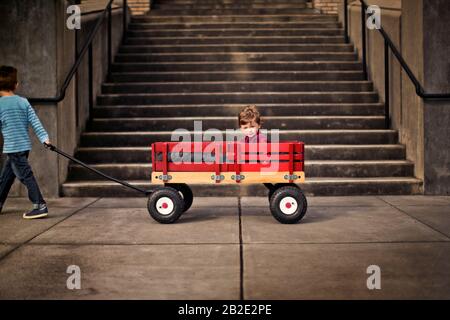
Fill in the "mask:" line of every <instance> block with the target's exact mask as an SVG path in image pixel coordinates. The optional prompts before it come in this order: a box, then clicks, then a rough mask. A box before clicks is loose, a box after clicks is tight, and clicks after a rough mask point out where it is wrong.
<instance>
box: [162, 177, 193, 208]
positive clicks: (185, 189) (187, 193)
mask: <svg viewBox="0 0 450 320" xmlns="http://www.w3.org/2000/svg"><path fill="white" fill-rule="evenodd" d="M168 186H169V187H172V188H174V189H176V190H177V191H178V192H179V193H181V197H182V198H183V201H184V208H183V212H186V211H188V210H189V208H190V207H191V206H192V202H193V201H194V194H193V193H192V190H191V188H189V186H188V185H187V184H185V183H177V184H168Z"/></svg>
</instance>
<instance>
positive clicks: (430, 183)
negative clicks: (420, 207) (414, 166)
mask: <svg viewBox="0 0 450 320" xmlns="http://www.w3.org/2000/svg"><path fill="white" fill-rule="evenodd" d="M422 21H423V22H422V24H423V30H426V32H424V33H423V48H424V55H423V56H424V57H423V64H424V67H423V70H424V71H423V80H424V82H423V84H424V87H425V90H426V91H427V92H429V93H449V92H450V56H449V52H450V37H449V35H448V31H449V24H450V3H449V1H448V0H423V19H422ZM423 123H424V147H425V148H424V149H425V160H424V162H425V163H424V164H425V165H424V170H425V181H424V184H425V192H426V194H443V195H450V101H442V102H437V101H429V100H425V102H424V120H423Z"/></svg>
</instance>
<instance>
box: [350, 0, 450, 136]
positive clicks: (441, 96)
mask: <svg viewBox="0 0 450 320" xmlns="http://www.w3.org/2000/svg"><path fill="white" fill-rule="evenodd" d="M359 2H360V3H361V38H362V64H363V73H364V79H366V80H368V72H367V42H366V11H367V8H368V7H369V5H368V4H367V3H366V1H365V0H359ZM347 10H348V0H344V19H345V21H344V29H345V39H346V41H348V39H349V30H348V13H347ZM377 30H378V31H379V32H380V34H381V35H382V37H383V39H384V67H385V68H384V69H385V74H384V77H385V81H384V85H385V116H386V121H385V125H386V128H389V127H390V120H389V109H390V88H389V87H390V66H389V50H391V51H392V53H393V54H394V56H395V57H396V59H397V60H398V62H399V63H400V65H401V67H402V68H403V70H404V71H405V72H406V74H407V75H408V77H409V79H410V80H411V82H412V83H413V85H414V87H415V89H416V94H417V95H418V96H419V97H421V98H422V99H425V100H450V93H428V92H426V91H425V89H424V87H423V86H422V84H421V83H420V82H419V80H418V79H417V77H416V76H415V75H414V73H413V72H412V70H411V68H410V67H409V65H408V64H407V63H406V61H405V59H404V58H403V56H402V54H401V53H400V51H399V50H398V49H397V47H396V46H395V44H394V42H393V41H392V40H391V38H390V37H389V35H388V34H387V33H386V31H385V30H384V29H383V27H381V26H380V28H379V29H378V28H377Z"/></svg>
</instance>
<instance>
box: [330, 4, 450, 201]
mask: <svg viewBox="0 0 450 320" xmlns="http://www.w3.org/2000/svg"><path fill="white" fill-rule="evenodd" d="M348 2H349V8H348V14H349V31H350V37H351V41H352V42H353V43H354V44H355V46H356V48H357V50H358V53H359V56H360V57H361V56H362V55H361V52H362V46H361V6H360V2H359V1H350V0H349V1H348ZM367 2H368V4H370V5H371V4H376V5H378V6H380V8H381V10H382V20H381V23H382V26H383V28H384V30H385V31H386V32H387V33H388V34H389V36H390V37H391V39H392V40H393V42H394V44H395V45H396V46H397V48H398V49H399V50H400V52H401V54H402V56H403V57H404V59H405V61H406V62H407V64H408V65H409V66H410V68H411V70H412V71H413V73H414V74H415V76H416V77H417V78H418V80H419V82H420V83H421V84H422V85H423V86H424V87H425V89H426V91H427V92H431V93H443V92H450V64H449V58H448V52H449V51H450V40H449V39H450V38H449V37H448V24H449V23H448V21H450V3H449V2H448V1H445V0H408V1H405V0H404V1H401V0H389V1H388V0H370V1H367ZM338 13H339V17H340V20H341V22H343V17H344V7H343V1H341V4H340V7H339V10H338ZM366 31H367V61H368V71H369V78H370V79H371V80H372V81H373V82H374V86H375V89H376V90H377V91H378V92H379V94H380V98H381V100H382V101H383V102H384V91H385V90H384V43H383V39H382V37H381V35H380V34H379V32H378V31H376V30H366ZM389 61H390V66H391V70H390V81H391V83H390V92H391V100H390V105H391V114H390V116H391V126H392V128H394V129H396V130H398V131H399V137H400V143H402V144H404V145H406V152H407V158H408V159H409V160H411V161H413V162H414V163H415V176H416V177H418V178H420V179H423V180H424V193H426V194H450V129H449V125H448V124H449V123H450V103H449V102H433V101H428V100H425V101H424V100H423V99H422V98H420V97H419V96H417V94H416V89H415V87H414V85H413V84H412V82H411V80H410V79H409V77H408V76H407V74H406V73H405V72H403V71H402V69H401V68H400V64H399V63H398V62H397V60H396V59H395V57H394V56H393V54H391V55H390V58H389Z"/></svg>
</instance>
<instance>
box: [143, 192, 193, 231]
mask: <svg viewBox="0 0 450 320" xmlns="http://www.w3.org/2000/svg"><path fill="white" fill-rule="evenodd" d="M147 208H148V212H149V213H150V216H152V218H153V219H155V220H156V221H158V222H159V223H174V222H175V221H177V220H178V219H179V218H180V216H181V215H182V213H183V209H184V201H183V198H182V197H181V195H180V193H179V192H178V191H177V190H176V189H174V188H171V187H164V188H160V189H157V190H155V191H154V192H152V193H151V194H150V196H149V198H148V205H147Z"/></svg>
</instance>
